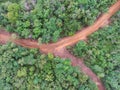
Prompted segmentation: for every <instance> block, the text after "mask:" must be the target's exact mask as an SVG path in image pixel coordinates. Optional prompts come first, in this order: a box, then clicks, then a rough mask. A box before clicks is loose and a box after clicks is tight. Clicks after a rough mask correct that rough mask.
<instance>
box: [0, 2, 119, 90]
mask: <svg viewBox="0 0 120 90" xmlns="http://www.w3.org/2000/svg"><path fill="white" fill-rule="evenodd" d="M119 9H120V0H118V1H117V2H116V3H115V4H114V5H112V6H111V7H110V8H109V10H108V12H107V13H105V14H103V15H102V16H101V17H100V18H99V19H98V20H97V21H95V23H94V24H93V25H91V26H89V27H87V28H85V29H83V30H81V31H80V32H78V33H76V34H75V35H73V36H71V37H66V38H63V39H61V40H59V41H58V42H56V43H51V44H42V45H39V44H38V42H37V41H35V40H30V39H13V38H12V34H11V33H9V32H6V31H5V30H0V43H1V44H6V43H7V42H14V43H16V44H17V45H21V46H23V47H27V48H38V49H39V50H40V51H41V52H43V53H46V54H47V53H52V54H54V55H55V56H59V57H61V58H69V59H70V60H71V64H72V65H73V66H78V67H79V68H80V70H82V71H83V73H85V74H86V75H88V76H89V77H90V78H91V79H92V80H93V82H94V83H95V84H96V85H97V87H98V89H99V90H105V87H104V85H103V84H102V82H101V80H100V79H99V78H98V77H97V76H96V75H95V74H94V73H93V72H92V70H91V69H90V68H88V67H87V66H86V65H85V64H84V62H83V60H82V59H79V58H76V57H74V56H73V55H72V54H70V53H69V52H68V51H67V50H66V46H70V45H74V44H75V43H77V42H78V41H79V40H84V39H86V38H87V36H88V35H90V34H92V33H93V32H95V31H97V30H98V29H99V28H101V27H103V26H104V25H105V24H106V22H108V20H109V19H110V17H111V16H112V15H114V14H115V13H116V12H117V11H118V10H119Z"/></svg>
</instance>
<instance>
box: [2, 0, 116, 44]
mask: <svg viewBox="0 0 120 90" xmlns="http://www.w3.org/2000/svg"><path fill="white" fill-rule="evenodd" d="M33 1H34V2H33ZM35 1H36V0H27V2H26V1H25V0H21V1H20V2H19V3H11V2H6V3H2V4H1V5H0V26H2V27H5V28H6V29H7V30H8V31H10V32H16V33H18V34H19V35H20V36H22V37H24V38H34V39H40V40H41V42H46V43H47V42H49V41H53V42H56V41H57V40H58V39H59V38H60V37H64V36H68V35H73V34H74V33H75V32H76V31H77V30H80V29H81V28H82V27H84V26H88V25H90V24H92V23H93V22H94V21H95V19H96V18H97V17H99V15H100V14H101V13H103V12H105V11H106V10H107V9H108V7H109V6H110V5H112V4H113V3H114V2H115V1H117V0H37V2H35Z"/></svg>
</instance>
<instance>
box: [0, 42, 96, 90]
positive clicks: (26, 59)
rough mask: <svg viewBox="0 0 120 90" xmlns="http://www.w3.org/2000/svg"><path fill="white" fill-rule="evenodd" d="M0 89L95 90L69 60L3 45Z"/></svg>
mask: <svg viewBox="0 0 120 90" xmlns="http://www.w3.org/2000/svg"><path fill="white" fill-rule="evenodd" d="M0 90H97V87H96V86H95V84H94V83H93V82H92V81H91V80H89V78H88V76H86V75H84V74H83V73H81V72H79V70H78V69H77V68H73V67H72V66H71V63H70V61H69V60H62V59H60V58H58V57H56V58H54V56H53V55H52V54H48V55H47V56H45V55H43V54H40V52H39V51H38V50H36V49H29V50H28V49H25V48H22V47H20V46H16V45H14V44H13V43H12V44H10V43H9V44H6V45H2V46H0Z"/></svg>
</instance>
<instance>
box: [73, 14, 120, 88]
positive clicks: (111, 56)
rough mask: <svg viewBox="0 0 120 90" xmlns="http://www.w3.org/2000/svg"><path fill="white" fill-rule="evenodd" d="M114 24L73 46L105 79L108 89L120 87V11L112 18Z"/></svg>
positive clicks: (76, 52)
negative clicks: (86, 40)
mask: <svg viewBox="0 0 120 90" xmlns="http://www.w3.org/2000/svg"><path fill="white" fill-rule="evenodd" d="M112 21H114V22H112V24H111V25H110V26H108V27H104V29H101V30H99V31H97V32H95V33H94V34H92V35H91V36H90V37H89V40H88V42H87V43H85V42H83V41H80V42H79V43H78V44H76V46H75V47H74V48H73V52H74V54H75V55H76V56H78V57H80V58H81V57H82V58H84V59H85V63H86V64H87V65H88V66H89V67H90V68H91V69H92V70H93V71H94V72H95V73H96V74H97V75H98V76H99V77H100V78H101V79H102V80H103V82H104V84H105V85H106V90H119V89H120V12H118V13H117V15H116V16H114V18H112Z"/></svg>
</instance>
